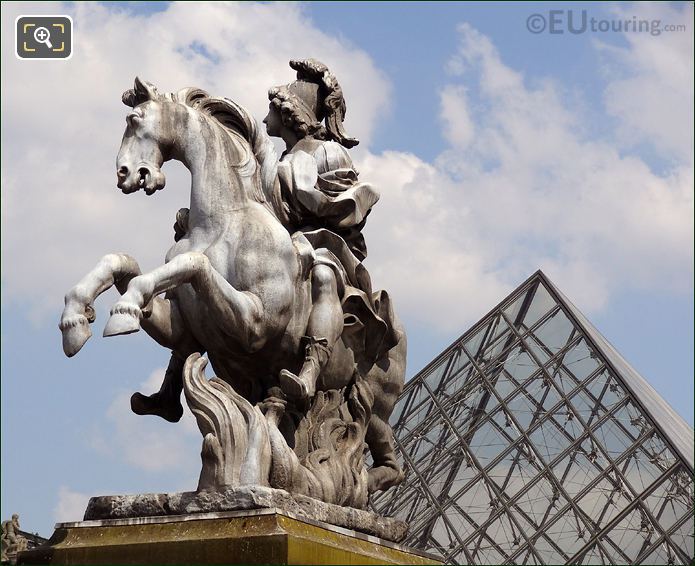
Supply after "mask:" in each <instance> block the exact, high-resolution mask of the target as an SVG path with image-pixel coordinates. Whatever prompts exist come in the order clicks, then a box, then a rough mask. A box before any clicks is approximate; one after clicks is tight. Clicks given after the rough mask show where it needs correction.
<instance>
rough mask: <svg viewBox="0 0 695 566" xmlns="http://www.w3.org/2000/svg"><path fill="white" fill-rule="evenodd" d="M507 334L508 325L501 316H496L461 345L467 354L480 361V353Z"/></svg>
mask: <svg viewBox="0 0 695 566" xmlns="http://www.w3.org/2000/svg"><path fill="white" fill-rule="evenodd" d="M508 332H509V325H507V323H506V322H505V321H504V319H502V317H501V316H496V317H494V318H493V319H492V320H491V321H490V322H489V323H488V324H486V325H484V326H483V327H482V328H481V329H480V330H478V331H477V332H476V333H475V334H474V335H473V336H471V337H470V338H469V339H468V340H466V341H465V342H464V343H463V345H464V346H465V348H466V350H468V353H469V354H470V355H471V356H473V357H474V358H475V359H476V360H478V359H481V357H482V353H483V352H484V351H485V350H489V348H490V345H491V344H493V343H494V342H495V340H496V339H498V338H499V337H500V336H501V335H502V334H506V333H508ZM498 342H499V341H498Z"/></svg>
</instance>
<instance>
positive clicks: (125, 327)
mask: <svg viewBox="0 0 695 566" xmlns="http://www.w3.org/2000/svg"><path fill="white" fill-rule="evenodd" d="M138 330H140V319H139V318H138V317H137V316H133V315H132V314H129V313H122V312H115V313H113V314H112V315H111V316H110V317H109V320H108V322H107V323H106V326H105V327H104V336H120V335H121V334H132V333H133V332H137V331H138Z"/></svg>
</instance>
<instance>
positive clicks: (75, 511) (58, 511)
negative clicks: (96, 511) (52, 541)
mask: <svg viewBox="0 0 695 566" xmlns="http://www.w3.org/2000/svg"><path fill="white" fill-rule="evenodd" d="M89 498H90V496H89V495H87V494H86V493H80V492H78V491H73V490H71V489H70V488H69V487H66V486H64V485H61V486H60V490H59V491H58V503H57V505H56V506H55V508H54V509H53V517H54V519H55V521H56V522H58V523H67V522H71V521H81V520H82V519H83V517H84V512H85V510H86V509H87V503H88V502H89Z"/></svg>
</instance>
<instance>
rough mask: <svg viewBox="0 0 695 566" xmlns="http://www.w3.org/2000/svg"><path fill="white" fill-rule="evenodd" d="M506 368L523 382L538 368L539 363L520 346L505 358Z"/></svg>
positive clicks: (512, 375) (511, 374)
mask: <svg viewBox="0 0 695 566" xmlns="http://www.w3.org/2000/svg"><path fill="white" fill-rule="evenodd" d="M504 369H505V370H506V371H507V372H508V373H509V375H510V376H511V377H512V379H514V380H515V381H516V382H517V383H521V382H522V381H524V380H525V379H527V378H528V377H530V376H531V374H532V373H533V372H535V371H537V370H538V365H537V364H536V362H534V361H533V359H532V358H531V356H529V355H528V354H527V353H526V352H524V351H523V350H522V349H521V348H520V347H519V346H517V347H515V348H514V349H513V350H512V351H511V352H510V353H509V355H508V356H507V357H506V358H505V359H504Z"/></svg>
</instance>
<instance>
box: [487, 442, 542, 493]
mask: <svg viewBox="0 0 695 566" xmlns="http://www.w3.org/2000/svg"><path fill="white" fill-rule="evenodd" d="M530 453H531V452H530V448H529V447H528V445H527V444H526V443H525V442H522V443H521V445H519V446H516V447H515V448H513V449H512V450H511V451H510V452H509V453H508V454H507V455H506V456H505V457H504V459H503V460H502V461H501V462H499V463H497V464H495V465H494V466H492V467H491V468H490V469H489V470H487V475H488V477H489V478H490V479H491V480H492V481H494V482H495V484H497V486H498V487H499V489H500V491H501V492H502V493H504V494H505V495H506V496H508V497H509V498H512V497H514V495H516V493H517V492H519V491H520V490H521V489H524V488H525V487H526V486H527V485H528V484H529V483H530V481H531V480H532V479H533V478H534V477H536V476H537V475H538V473H539V471H540V469H539V466H538V464H537V463H536V459H535V458H529V454H530Z"/></svg>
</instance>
